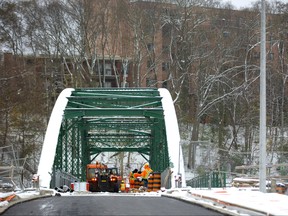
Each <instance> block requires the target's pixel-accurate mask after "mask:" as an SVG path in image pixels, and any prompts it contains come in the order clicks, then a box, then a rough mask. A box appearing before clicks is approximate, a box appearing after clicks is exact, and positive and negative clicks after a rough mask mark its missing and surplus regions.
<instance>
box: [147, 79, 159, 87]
mask: <svg viewBox="0 0 288 216" xmlns="http://www.w3.org/2000/svg"><path fill="white" fill-rule="evenodd" d="M156 84H157V80H154V79H146V86H147V87H155V86H156Z"/></svg>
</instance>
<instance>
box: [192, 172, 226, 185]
mask: <svg viewBox="0 0 288 216" xmlns="http://www.w3.org/2000/svg"><path fill="white" fill-rule="evenodd" d="M186 185H187V186H190V187H192V188H209V189H211V188H223V187H226V173H225V172H218V171H215V172H207V173H205V174H204V175H201V176H197V177H195V178H193V179H190V180H188V181H187V182H186Z"/></svg>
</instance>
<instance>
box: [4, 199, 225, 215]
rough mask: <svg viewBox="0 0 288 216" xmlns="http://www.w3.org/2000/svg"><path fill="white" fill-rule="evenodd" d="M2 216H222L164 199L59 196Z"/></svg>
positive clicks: (19, 208) (180, 202) (11, 210)
mask: <svg viewBox="0 0 288 216" xmlns="http://www.w3.org/2000/svg"><path fill="white" fill-rule="evenodd" d="M2 215H13V216H16V215H22V216H23V215H37V216H44V215H45V216H47V215H51V216H52V215H53V216H54V215H59V216H67V215H73V216H77V215H109V216H110V215H117V216H118V215H141V216H142V215H155V216H156V215H165V216H169V215H173V216H175V215H197V216H200V215H203V216H204V215H205V216H209V215H211V216H212V215H213V216H217V215H223V214H220V213H218V212H213V211H210V210H208V209H205V208H203V207H200V206H197V205H193V204H189V203H186V202H183V201H179V200H176V199H171V198H167V197H142V196H140V197H137V196H134V197H133V196H129V197H125V196H62V197H57V196H53V197H48V198H42V199H36V200H31V201H29V202H24V203H19V204H17V205H15V206H12V207H11V208H9V209H8V210H7V211H5V212H4V213H3V214H1V216H2Z"/></svg>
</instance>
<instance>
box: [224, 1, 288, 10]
mask: <svg viewBox="0 0 288 216" xmlns="http://www.w3.org/2000/svg"><path fill="white" fill-rule="evenodd" d="M256 1H257V0H223V2H231V3H232V4H233V5H234V6H235V7H236V8H237V9H240V8H242V7H251V5H252V3H255V2H256ZM272 1H274V0H267V2H272ZM281 1H282V2H284V3H288V0H281Z"/></svg>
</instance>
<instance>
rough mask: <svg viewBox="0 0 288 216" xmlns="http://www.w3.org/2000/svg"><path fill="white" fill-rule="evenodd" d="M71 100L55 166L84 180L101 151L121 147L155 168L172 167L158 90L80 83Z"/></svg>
mask: <svg viewBox="0 0 288 216" xmlns="http://www.w3.org/2000/svg"><path fill="white" fill-rule="evenodd" d="M67 99H68V103H67V106H66V108H65V110H64V120H63V122H62V125H61V129H60V135H59V137H58V144H57V149H56V156H55V159H54V167H53V170H54V171H55V170H62V171H65V172H68V173H71V174H72V175H74V176H77V177H79V178H80V179H82V180H83V181H85V167H86V165H87V164H88V163H91V161H92V160H94V159H95V158H96V157H97V156H98V155H99V154H100V153H101V152H123V151H124V152H138V153H139V154H140V155H142V156H143V157H144V158H145V159H147V160H149V162H150V164H151V166H152V169H153V170H155V171H159V172H162V171H164V170H165V169H166V168H167V167H168V166H169V155H168V147H167V140H166V130H165V121H164V111H163V108H162V102H161V100H162V97H161V96H160V95H159V92H158V89H155V88H121V89H120V88H95V89H82V88H81V89H75V91H73V92H72V94H71V96H70V97H67ZM144 155H145V156H144Z"/></svg>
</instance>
